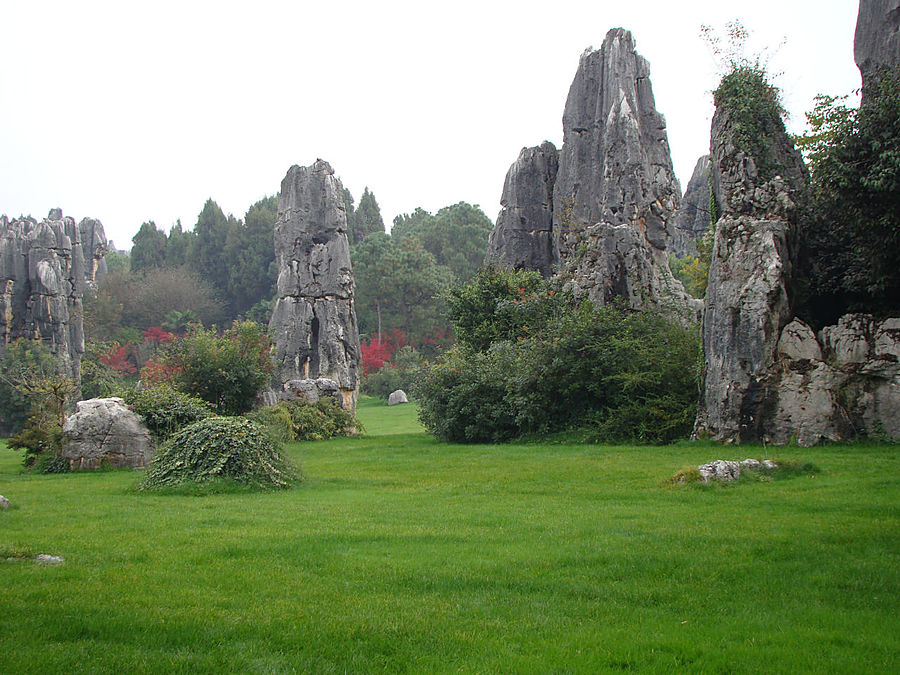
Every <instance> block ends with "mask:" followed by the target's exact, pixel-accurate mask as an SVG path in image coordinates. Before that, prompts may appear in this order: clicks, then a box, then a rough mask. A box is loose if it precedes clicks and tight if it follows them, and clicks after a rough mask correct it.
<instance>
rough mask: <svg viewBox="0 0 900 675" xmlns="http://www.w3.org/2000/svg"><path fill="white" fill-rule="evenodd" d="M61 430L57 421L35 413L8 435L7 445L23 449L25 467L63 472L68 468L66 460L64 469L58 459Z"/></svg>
mask: <svg viewBox="0 0 900 675" xmlns="http://www.w3.org/2000/svg"><path fill="white" fill-rule="evenodd" d="M62 444H63V430H62V427H61V426H60V425H59V423H58V421H57V420H55V419H52V418H50V417H47V416H45V415H41V414H36V415H32V416H31V417H29V418H28V422H26V424H25V428H23V429H22V430H21V431H19V433H17V434H15V435H14V436H12V437H10V439H9V441H8V443H7V445H8V446H9V447H10V448H12V449H13V450H24V451H25V461H24V464H25V466H27V467H32V468H33V469H34V470H35V471H37V472H38V473H64V472H65V471H68V470H69V464H68V462H67V461H66V460H64V459H63V460H62V462H63V463H65V469H63V468H62V465H61V464H60V462H59V461H54V460H60V459H62V458H61V457H60V453H61V452H62Z"/></svg>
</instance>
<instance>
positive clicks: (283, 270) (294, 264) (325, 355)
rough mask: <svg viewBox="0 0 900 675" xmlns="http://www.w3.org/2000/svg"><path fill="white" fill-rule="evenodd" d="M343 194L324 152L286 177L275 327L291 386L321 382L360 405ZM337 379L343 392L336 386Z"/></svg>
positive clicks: (279, 364) (278, 360)
mask: <svg viewBox="0 0 900 675" xmlns="http://www.w3.org/2000/svg"><path fill="white" fill-rule="evenodd" d="M342 194H343V191H342V187H341V184H340V181H338V179H337V178H335V176H334V170H333V169H332V168H331V165H330V164H328V162H325V161H323V160H321V159H320V160H318V161H316V163H315V164H313V165H312V166H308V167H300V166H296V165H295V166H292V167H291V168H290V169H289V170H288V172H287V175H286V176H285V178H284V180H283V181H282V183H281V198H280V201H279V204H278V217H277V220H276V222H275V258H276V262H277V263H278V290H277V293H278V299H277V301H276V303H275V307H274V309H273V311H272V318H271V320H270V321H269V331H270V333H271V335H272V339H273V341H274V343H275V364H276V375H277V377H278V378H279V380H280V382H281V383H282V385H283V388H284V389H285V390H292V391H295V392H304V391H307V389H308V388H309V387H315V388H317V389H318V393H317V394H316V396H318V394H339V396H338V398H339V400H340V402H341V404H342V405H343V407H344V408H354V407H355V406H356V399H357V396H358V392H359V361H360V348H359V331H358V329H357V324H356V312H355V310H354V307H353V270H352V268H351V265H350V245H349V243H348V241H347V217H346V214H345V212H344V200H343V196H342ZM301 381H302V383H300V382H301ZM292 382H296V383H297V384H291V383H292ZM333 383H334V384H336V387H337V389H338V392H334V391H331V388H332V387H333V386H334V384H333Z"/></svg>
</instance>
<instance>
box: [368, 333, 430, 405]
mask: <svg viewBox="0 0 900 675" xmlns="http://www.w3.org/2000/svg"><path fill="white" fill-rule="evenodd" d="M424 367H425V361H424V359H423V358H422V354H421V353H420V352H419V351H418V350H417V349H415V348H413V347H411V346H409V345H406V346H404V347H401V348H400V349H398V350H397V351H396V352H394V353H393V354H392V355H391V357H390V360H388V361H386V362H385V363H383V364H382V366H381V367H380V368H379V369H377V370H375V371H373V372H370V373H369V374H367V375H366V376H365V378H364V379H363V382H362V387H361V390H362V392H363V393H364V394H369V395H371V396H378V397H379V398H382V399H385V400H386V399H387V398H388V397H389V396H390V395H391V393H392V392H395V391H397V390H398V389H402V390H403V391H404V392H406V393H410V392H412V391H413V390H414V389H415V388H416V386H417V385H418V383H419V381H420V380H421V378H422V373H423V370H424Z"/></svg>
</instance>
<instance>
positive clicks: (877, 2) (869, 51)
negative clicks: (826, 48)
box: [853, 0, 900, 100]
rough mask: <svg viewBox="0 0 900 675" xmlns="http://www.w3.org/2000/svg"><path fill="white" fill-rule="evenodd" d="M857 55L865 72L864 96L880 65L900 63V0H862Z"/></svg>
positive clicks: (856, 35) (855, 44) (857, 62)
mask: <svg viewBox="0 0 900 675" xmlns="http://www.w3.org/2000/svg"><path fill="white" fill-rule="evenodd" d="M853 56H854V59H855V60H856V65H857V66H858V67H859V72H860V73H861V74H862V83H863V86H862V97H863V100H865V98H866V90H867V89H868V87H869V85H870V84H871V83H872V79H873V78H875V77H877V76H878V70H879V69H880V68H884V67H888V68H897V67H898V66H900V0H860V2H859V14H858V15H857V18H856V34H855V35H854V39H853Z"/></svg>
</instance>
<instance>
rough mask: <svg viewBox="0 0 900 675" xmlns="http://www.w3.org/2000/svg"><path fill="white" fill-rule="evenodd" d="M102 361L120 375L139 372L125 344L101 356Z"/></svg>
mask: <svg viewBox="0 0 900 675" xmlns="http://www.w3.org/2000/svg"><path fill="white" fill-rule="evenodd" d="M100 362H101V363H103V364H104V365H107V366H109V367H110V368H112V369H113V370H115V371H116V372H117V373H119V375H125V376H128V375H134V374H135V373H136V372H137V366H135V365H134V364H133V363H132V362H131V361H129V360H128V349H127V347H126V346H125V345H122V346H121V347H117V348H115V349H113V350H112V351H111V352H109V353H108V354H106V355H104V356H101V357H100Z"/></svg>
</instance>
